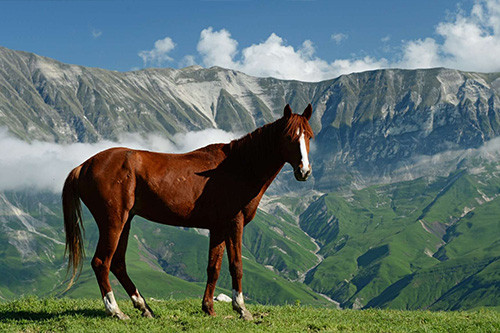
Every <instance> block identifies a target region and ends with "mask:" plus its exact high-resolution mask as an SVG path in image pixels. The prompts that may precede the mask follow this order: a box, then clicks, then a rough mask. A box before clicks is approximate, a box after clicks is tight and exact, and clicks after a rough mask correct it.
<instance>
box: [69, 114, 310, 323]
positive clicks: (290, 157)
mask: <svg viewBox="0 0 500 333" xmlns="http://www.w3.org/2000/svg"><path fill="white" fill-rule="evenodd" d="M311 114H312V107H311V105H310V104H309V105H308V106H307V108H306V109H305V110H304V112H303V114H302V115H298V114H293V113H292V110H291V109H290V106H289V105H287V106H286V107H285V110H284V115H283V117H282V118H280V119H278V120H276V121H275V122H273V123H270V124H267V125H264V126H263V127H261V128H258V129H256V130H255V131H254V132H252V133H250V134H247V135H246V136H244V137H242V138H241V139H238V140H234V141H232V142H231V143H228V144H212V145H209V146H206V147H204V148H200V149H198V150H195V151H193V152H190V153H186V154H162V153H154V152H149V151H139V150H132V149H127V148H112V149H108V150H105V151H103V152H100V153H98V154H97V155H94V156H93V157H91V158H89V159H88V160H87V161H85V162H84V163H83V164H81V165H80V166H78V167H76V168H75V169H73V170H72V171H71V172H70V174H69V175H68V177H67V179H66V182H65V184H64V188H63V193H62V201H63V211H64V228H65V231H66V251H67V252H68V253H69V256H68V257H69V267H68V269H69V268H72V273H73V274H72V278H71V282H70V286H71V285H72V283H73V281H74V279H75V276H76V275H77V273H78V271H79V270H80V269H81V265H82V256H83V242H82V235H81V231H80V228H81V224H82V219H81V205H80V199H81V200H82V201H83V202H84V203H85V205H86V206H87V207H88V209H89V210H90V212H91V213H92V215H93V216H94V219H95V221H96V222H97V226H98V228H99V241H98V243H97V249H96V252H95V255H94V257H93V259H92V262H91V264H92V268H93V270H94V272H95V275H96V277H97V282H98V284H99V288H100V289H101V294H102V297H103V300H104V306H105V308H106V312H107V313H108V314H109V315H111V316H116V317H118V318H120V319H127V318H128V316H127V315H125V314H124V313H123V312H122V311H121V310H120V309H119V308H118V305H117V303H116V301H115V298H114V295H113V291H112V290H111V285H110V283H109V278H108V276H109V271H110V270H111V272H113V274H114V275H115V276H116V277H117V279H118V280H119V281H120V283H121V284H122V286H123V288H125V290H126V292H127V293H128V295H129V296H130V298H131V299H132V302H133V304H134V307H136V308H138V309H139V310H141V311H142V315H143V316H145V317H152V316H153V311H152V310H151V308H150V307H149V306H148V305H147V304H146V301H145V299H144V298H143V297H142V296H141V294H140V293H139V291H138V290H137V289H136V287H135V285H134V284H133V282H132V281H131V280H130V278H129V276H128V274H127V270H126V267H125V251H126V249H127V242H128V236H129V231H130V223H131V220H132V218H133V217H134V216H135V215H139V216H142V217H144V218H146V219H148V220H151V221H155V222H158V223H163V224H169V225H175V226H184V227H197V228H205V229H209V230H210V250H209V256H208V268H207V275H208V281H207V286H206V289H205V294H204V296H203V302H202V309H203V311H205V312H206V313H207V314H209V315H215V312H214V308H213V295H214V290H215V284H216V282H217V278H218V277H219V272H220V268H221V262H222V256H223V254H224V248H225V247H227V250H228V251H227V253H228V258H229V270H230V272H231V277H232V288H233V295H232V296H233V302H232V304H233V309H234V310H235V311H237V312H238V313H239V314H240V315H241V317H242V318H244V319H251V318H252V315H251V314H250V312H249V311H248V310H247V309H246V307H245V304H244V302H243V294H242V288H241V278H242V275H243V270H242V261H241V242H242V235H243V227H244V226H245V225H246V224H247V223H248V222H250V221H251V220H252V219H253V218H254V216H255V213H256V211H257V206H258V205H259V202H260V200H261V198H262V196H263V195H264V192H265V191H266V190H267V188H268V187H269V185H271V182H272V181H273V179H274V178H275V177H276V175H277V174H278V173H279V171H280V170H281V168H282V167H283V166H284V164H285V163H286V162H288V163H290V164H291V165H292V167H293V168H294V175H295V178H296V179H297V180H299V181H305V180H306V179H307V177H308V176H309V174H310V173H311V166H310V164H309V160H308V153H309V140H310V139H311V138H312V136H313V132H312V130H311V127H310V126H309V119H310V117H311ZM68 288H69V287H68Z"/></svg>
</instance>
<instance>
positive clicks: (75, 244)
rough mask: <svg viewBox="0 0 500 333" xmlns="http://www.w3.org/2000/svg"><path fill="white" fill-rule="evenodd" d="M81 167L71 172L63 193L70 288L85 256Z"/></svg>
mask: <svg viewBox="0 0 500 333" xmlns="http://www.w3.org/2000/svg"><path fill="white" fill-rule="evenodd" d="M81 168H82V167H81V166H78V167H76V168H74V169H73V170H71V172H70V173H69V175H68V177H67V178H66V181H65V182H64V187H63V191H62V204H63V213H64V231H65V232H66V249H65V251H64V255H65V256H66V254H68V272H69V271H70V270H71V271H72V272H71V280H70V281H69V285H68V288H66V291H67V290H68V289H69V288H71V286H72V285H73V283H74V282H75V278H78V275H79V273H80V272H81V270H82V259H83V257H84V256H85V249H84V247H83V239H82V229H83V220H82V206H81V203H80V194H79V191H78V177H79V176H80V170H81Z"/></svg>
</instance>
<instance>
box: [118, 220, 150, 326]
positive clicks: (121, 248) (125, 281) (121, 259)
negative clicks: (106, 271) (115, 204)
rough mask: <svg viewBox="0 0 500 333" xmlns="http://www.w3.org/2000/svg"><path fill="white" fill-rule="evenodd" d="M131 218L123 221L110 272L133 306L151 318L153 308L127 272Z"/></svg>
mask: <svg viewBox="0 0 500 333" xmlns="http://www.w3.org/2000/svg"><path fill="white" fill-rule="evenodd" d="M132 218H133V216H132V215H131V216H129V218H128V220H127V223H125V226H124V227H123V231H122V233H121V236H120V240H119V241H118V247H117V248H116V252H115V254H114V256H113V259H112V260H111V272H113V274H114V275H115V276H116V278H117V279H118V281H120V283H121V285H122V286H123V288H124V289H125V291H126V292H127V294H128V295H129V296H130V298H131V299H132V303H133V304H134V307H135V308H136V309H139V310H141V311H142V315H143V316H144V317H148V318H153V316H154V314H153V310H151V308H150V307H149V306H148V304H147V303H146V300H145V299H144V297H142V295H141V294H140V293H139V290H137V288H136V287H135V285H134V283H133V282H132V280H131V279H130V277H129V276H128V274H127V266H126V264H125V252H126V251H127V244H128V235H129V231H130V223H131V220H132Z"/></svg>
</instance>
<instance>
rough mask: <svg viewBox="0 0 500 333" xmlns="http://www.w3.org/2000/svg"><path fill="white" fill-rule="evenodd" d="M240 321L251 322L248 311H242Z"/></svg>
mask: <svg viewBox="0 0 500 333" xmlns="http://www.w3.org/2000/svg"><path fill="white" fill-rule="evenodd" d="M241 319H243V320H253V316H252V314H251V313H250V311H248V310H243V311H242V312H241Z"/></svg>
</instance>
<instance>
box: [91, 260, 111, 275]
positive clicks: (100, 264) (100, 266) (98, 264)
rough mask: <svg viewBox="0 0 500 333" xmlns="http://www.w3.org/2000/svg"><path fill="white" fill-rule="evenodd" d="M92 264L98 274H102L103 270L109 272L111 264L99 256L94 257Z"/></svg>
mask: <svg viewBox="0 0 500 333" xmlns="http://www.w3.org/2000/svg"><path fill="white" fill-rule="evenodd" d="M90 265H91V266H92V269H93V270H94V273H96V274H101V273H103V272H109V265H106V264H105V263H104V261H102V259H100V258H98V257H94V258H92V261H91V262H90Z"/></svg>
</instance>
